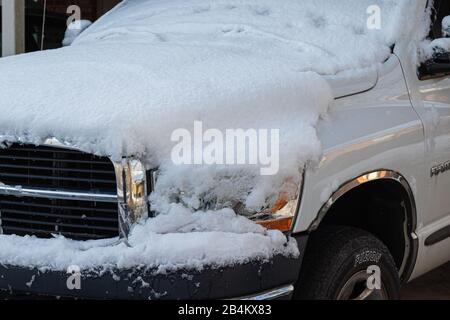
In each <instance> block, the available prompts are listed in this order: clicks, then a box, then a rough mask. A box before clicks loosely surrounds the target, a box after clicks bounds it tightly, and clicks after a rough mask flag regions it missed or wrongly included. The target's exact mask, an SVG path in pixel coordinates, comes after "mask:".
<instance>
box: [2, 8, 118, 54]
mask: <svg viewBox="0 0 450 320" xmlns="http://www.w3.org/2000/svg"><path fill="white" fill-rule="evenodd" d="M119 2H120V1H119V0H94V1H93V0H46V1H45V0H0V17H1V19H0V20H1V23H0V38H1V39H0V40H1V41H0V55H1V56H10V55H14V54H19V53H24V52H31V51H37V50H42V49H54V48H58V47H60V46H61V45H62V38H63V37H64V32H65V29H66V26H67V19H68V18H69V16H70V15H71V14H73V12H68V8H69V7H71V6H73V5H75V6H78V8H79V9H80V14H81V19H86V20H91V21H95V20H97V19H98V18H99V17H100V16H102V15H103V14H104V13H105V12H107V11H109V10H110V9H111V8H113V7H114V6H115V5H116V4H117V3H119ZM44 4H45V8H46V9H45V21H44ZM43 26H45V27H44V28H43ZM43 30H44V32H43Z"/></svg>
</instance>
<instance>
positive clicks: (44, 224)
mask: <svg viewBox="0 0 450 320" xmlns="http://www.w3.org/2000/svg"><path fill="white" fill-rule="evenodd" d="M2 221H6V222H13V223H20V224H24V223H25V224H32V225H42V226H56V227H58V228H64V227H67V228H84V229H91V230H104V231H115V230H116V228H114V227H105V226H87V225H80V224H71V223H54V222H44V221H38V220H29V219H16V218H8V217H6V218H5V217H2Z"/></svg>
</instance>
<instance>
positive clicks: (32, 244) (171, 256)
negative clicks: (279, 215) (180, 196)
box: [0, 208, 298, 273]
mask: <svg viewBox="0 0 450 320" xmlns="http://www.w3.org/2000/svg"><path fill="white" fill-rule="evenodd" d="M173 209H174V210H175V213H174V215H173V216H170V217H169V216H166V215H161V216H159V217H156V218H155V219H151V220H149V221H148V222H147V223H146V224H145V225H143V226H141V225H139V226H137V227H136V228H135V230H134V232H133V235H132V236H131V237H130V239H129V242H130V245H131V247H127V246H126V245H125V244H124V243H118V241H117V239H109V240H97V241H85V242H80V241H72V240H68V239H66V238H63V237H57V238H55V239H37V238H34V237H17V236H2V235H0V261H1V262H2V264H6V265H16V266H25V267H28V266H35V267H37V268H39V269H41V270H42V271H46V270H58V271H66V270H67V269H68V267H70V266H78V267H80V268H81V270H96V271H108V270H112V271H113V270H114V269H115V268H125V269H128V268H134V267H137V266H142V267H144V268H149V269H150V270H154V272H155V273H166V272H170V271H177V270H181V269H183V270H186V269H195V270H202V268H204V267H205V266H211V267H222V266H230V265H235V264H242V263H246V262H249V261H254V260H258V261H267V260H269V259H270V258H272V257H273V255H274V254H282V255H285V256H297V255H298V249H297V245H296V243H295V240H293V239H291V240H289V241H288V240H286V237H285V236H283V235H282V234H281V233H279V232H276V231H266V230H264V229H263V228H262V227H260V226H258V225H255V224H254V223H252V222H250V221H249V220H247V219H245V218H243V217H239V216H236V215H235V214H234V212H232V211H231V210H228V209H224V210H221V211H217V212H196V213H195V214H191V213H190V212H188V211H186V210H185V209H183V208H179V210H176V208H173ZM155 230H157V232H155ZM163 230H164V232H163V233H161V231H163ZM24 248H26V250H24ZM99 267H100V268H101V270H98V269H99Z"/></svg>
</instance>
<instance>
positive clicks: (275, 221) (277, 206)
mask: <svg viewBox="0 0 450 320" xmlns="http://www.w3.org/2000/svg"><path fill="white" fill-rule="evenodd" d="M303 180H304V179H302V182H301V185H298V184H297V183H295V182H294V181H293V179H287V180H286V181H285V182H284V183H283V185H282V187H281V190H280V192H279V193H278V198H277V199H276V201H275V202H274V203H273V205H272V206H271V207H270V208H267V209H265V210H263V211H262V212H259V213H253V214H252V213H249V212H246V211H245V208H244V205H243V204H239V205H238V206H236V207H235V208H234V209H235V211H236V213H238V214H240V215H244V216H246V217H247V218H248V219H250V220H252V221H254V222H256V223H257V224H259V225H261V226H263V227H265V228H267V229H272V230H280V231H283V232H288V231H291V230H292V227H293V224H294V220H295V215H296V213H297V210H298V206H299V203H300V197H301V191H302V187H303Z"/></svg>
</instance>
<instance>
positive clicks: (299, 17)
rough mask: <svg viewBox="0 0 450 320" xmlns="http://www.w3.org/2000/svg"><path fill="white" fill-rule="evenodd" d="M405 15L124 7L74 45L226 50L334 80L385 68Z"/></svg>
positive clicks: (343, 0) (134, 3) (313, 5)
mask: <svg viewBox="0 0 450 320" xmlns="http://www.w3.org/2000/svg"><path fill="white" fill-rule="evenodd" d="M411 7H414V6H412V5H411V4H410V1H409V0H407V1H405V0H340V1H335V0H331V1H330V0H302V1H298V0H282V1H274V0H259V1H254V0H238V1H235V0H234V1H233V0H231V1H229V0H217V1H205V0H189V1H180V0H162V1H145V0H144V1H143V0H128V1H124V2H123V3H122V4H121V5H120V6H119V7H117V8H116V9H115V10H114V11H113V12H111V13H109V14H108V15H106V16H105V17H103V18H102V19H101V21H99V22H98V23H97V24H96V25H95V26H93V27H92V28H91V29H90V30H89V31H87V32H86V33H85V34H84V35H82V36H81V37H80V39H78V43H86V42H98V41H103V42H126V43H128V42H130V41H136V42H145V43H156V44H158V43H161V42H162V43H167V44H191V45H195V44H196V45H206V46H208V45H214V46H219V45H229V44H232V45H233V47H241V48H242V49H249V50H253V52H254V54H255V55H260V54H263V55H266V54H270V55H276V56H278V57H279V58H281V57H286V58H288V59H291V61H292V62H294V61H295V62H298V63H297V67H298V70H301V71H304V70H314V71H316V72H319V73H325V74H334V73H336V72H338V71H341V70H344V69H349V68H350V69H355V68H360V67H367V66H370V65H372V64H373V63H374V62H381V61H384V60H385V59H386V57H387V56H388V55H389V53H390V46H391V45H392V44H394V43H395V41H396V40H397V39H398V38H399V37H401V36H402V31H403V28H404V26H405V24H404V23H403V22H404V21H407V20H405V18H406V16H408V13H409V12H410V8H411ZM378 14H379V16H378ZM371 15H373V19H374V20H373V21H372V20H371ZM378 18H379V21H377V19H378ZM371 23H372V24H373V25H369V26H368V24H371ZM268 44H270V45H268ZM267 51H268V52H267ZM280 56H281V57H280Z"/></svg>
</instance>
